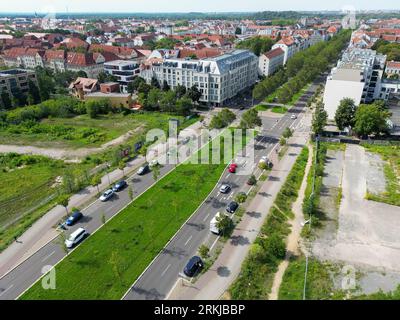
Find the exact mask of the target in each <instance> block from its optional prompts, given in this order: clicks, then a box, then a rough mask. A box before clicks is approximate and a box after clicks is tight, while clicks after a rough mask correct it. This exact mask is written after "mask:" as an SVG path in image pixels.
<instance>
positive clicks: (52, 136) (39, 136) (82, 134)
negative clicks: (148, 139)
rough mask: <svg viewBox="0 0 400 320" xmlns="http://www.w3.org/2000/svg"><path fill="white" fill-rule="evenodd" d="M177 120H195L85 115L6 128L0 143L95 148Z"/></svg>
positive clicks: (164, 116)
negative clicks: (130, 132)
mask: <svg viewBox="0 0 400 320" xmlns="http://www.w3.org/2000/svg"><path fill="white" fill-rule="evenodd" d="M171 118H174V119H178V120H179V121H180V122H181V124H182V125H183V126H184V127H186V126H188V125H190V124H192V123H194V122H196V121H197V120H198V119H197V118H193V119H191V120H188V121H184V117H182V116H175V115H168V114H163V113H159V112H157V113H156V112H143V113H136V114H128V115H123V114H121V113H119V114H114V113H110V114H107V115H99V116H98V118H96V119H91V118H90V117H89V116H88V115H86V114H85V115H80V116H76V117H73V118H48V119H43V120H42V121H41V122H40V123H38V124H35V125H33V126H32V127H26V126H25V125H18V126H14V125H12V126H9V127H7V128H5V129H2V130H1V131H0V144H18V145H32V146H39V147H71V148H80V147H99V146H101V145H102V144H104V143H106V142H107V141H110V140H113V139H115V138H118V137H119V136H121V135H123V134H124V133H126V132H128V131H130V130H133V131H134V135H133V137H135V136H136V137H137V136H140V135H142V134H144V133H145V132H147V131H148V130H150V129H154V128H160V129H163V130H166V129H167V128H168V120H169V119H171Z"/></svg>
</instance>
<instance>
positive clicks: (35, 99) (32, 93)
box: [28, 79, 40, 104]
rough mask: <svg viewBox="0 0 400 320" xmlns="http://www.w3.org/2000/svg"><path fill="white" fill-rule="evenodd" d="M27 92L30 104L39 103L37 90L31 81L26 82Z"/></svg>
mask: <svg viewBox="0 0 400 320" xmlns="http://www.w3.org/2000/svg"><path fill="white" fill-rule="evenodd" d="M28 92H29V96H30V97H31V100H32V101H31V102H32V103H30V104H37V103H39V102H40V92H39V88H38V87H37V85H36V84H35V83H34V82H33V81H32V80H31V79H29V80H28Z"/></svg>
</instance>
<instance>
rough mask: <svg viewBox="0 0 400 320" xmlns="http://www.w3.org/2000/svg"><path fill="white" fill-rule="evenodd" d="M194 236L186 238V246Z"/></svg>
mask: <svg viewBox="0 0 400 320" xmlns="http://www.w3.org/2000/svg"><path fill="white" fill-rule="evenodd" d="M192 238H193V236H190V237H189V239H187V240H186V242H185V247H186V245H187V244H188V243H189V241H190V240H192Z"/></svg>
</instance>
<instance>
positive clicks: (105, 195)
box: [100, 189, 114, 202]
mask: <svg viewBox="0 0 400 320" xmlns="http://www.w3.org/2000/svg"><path fill="white" fill-rule="evenodd" d="M113 196H114V191H113V190H112V189H108V190H107V191H106V192H104V193H103V194H102V195H101V197H100V201H103V202H105V201H107V200H110V199H111V198H112V197H113Z"/></svg>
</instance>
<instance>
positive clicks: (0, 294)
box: [0, 284, 14, 297]
mask: <svg viewBox="0 0 400 320" xmlns="http://www.w3.org/2000/svg"><path fill="white" fill-rule="evenodd" d="M12 287H14V285H13V284H12V285H11V286H9V287H8V288H7V289H6V290H4V291H3V292H2V293H0V297H1V296H2V295H3V294H5V293H6V292H7V291H8V290H10V289H11V288H12Z"/></svg>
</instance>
